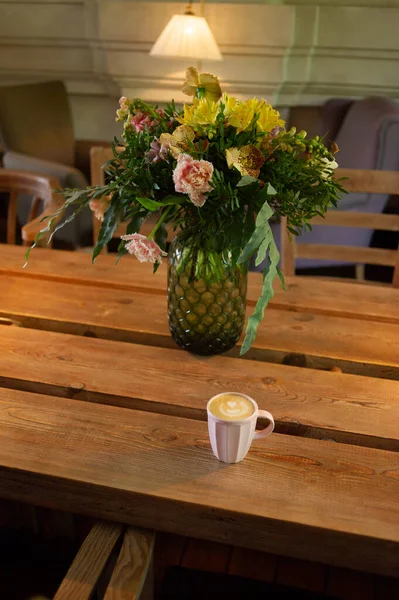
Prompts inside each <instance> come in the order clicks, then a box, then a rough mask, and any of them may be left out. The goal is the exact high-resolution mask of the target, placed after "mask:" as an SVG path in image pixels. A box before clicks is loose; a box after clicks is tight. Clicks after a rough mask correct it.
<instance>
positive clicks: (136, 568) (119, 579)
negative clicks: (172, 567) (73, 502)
mask: <svg viewBox="0 0 399 600" xmlns="http://www.w3.org/2000/svg"><path fill="white" fill-rule="evenodd" d="M154 538H155V535H154V533H153V532H151V531H147V530H144V529H143V530H140V529H135V528H133V527H127V528H126V530H125V528H124V526H123V525H119V524H117V523H106V522H99V523H96V524H95V525H94V526H93V528H92V529H91V531H90V533H89V535H88V536H87V538H86V539H85V541H84V542H83V544H82V546H81V548H80V549H79V551H78V553H77V555H76V557H75V559H74V561H73V563H72V564H71V566H70V568H69V569H68V572H67V574H66V575H65V578H64V579H63V581H62V583H61V585H60V587H59V588H58V591H57V593H56V594H55V596H54V600H90V599H91V598H92V597H93V595H94V593H96V596H95V597H96V598H97V600H112V599H113V598H114V599H116V598H119V599H120V600H144V598H145V599H146V600H150V599H152V598H153V581H152V576H153V575H152V561H153V550H154Z"/></svg>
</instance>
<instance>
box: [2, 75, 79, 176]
mask: <svg viewBox="0 0 399 600" xmlns="http://www.w3.org/2000/svg"><path fill="white" fill-rule="evenodd" d="M27 120H28V122H29V126H27ZM0 134H1V140H2V144H3V146H4V149H5V150H6V151H10V150H11V151H13V152H20V153H22V154H27V155H28V156H34V157H36V158H41V159H43V160H49V161H52V162H58V163H62V164H64V165H68V166H73V164H74V136H73V128H72V118H71V114H70V110H69V102H68V94H67V91H66V88H65V85H64V84H63V82H62V81H47V82H43V83H33V84H27V85H16V86H10V87H5V86H4V87H0Z"/></svg>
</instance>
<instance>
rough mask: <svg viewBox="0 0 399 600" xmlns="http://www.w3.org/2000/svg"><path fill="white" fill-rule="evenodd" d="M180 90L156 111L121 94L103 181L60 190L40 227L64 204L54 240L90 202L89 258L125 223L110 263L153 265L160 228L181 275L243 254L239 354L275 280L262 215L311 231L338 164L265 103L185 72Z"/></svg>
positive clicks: (330, 197) (334, 189) (195, 274)
mask: <svg viewBox="0 0 399 600" xmlns="http://www.w3.org/2000/svg"><path fill="white" fill-rule="evenodd" d="M183 92H184V93H185V94H187V95H188V96H192V101H191V103H187V104H185V105H184V107H183V108H178V107H176V105H175V103H174V102H172V103H171V104H170V105H167V106H166V107H165V108H163V109H161V108H158V107H156V106H152V105H150V104H147V103H145V102H143V101H142V100H140V99H134V100H129V99H128V98H126V97H122V98H121V99H120V101H119V103H120V108H119V109H118V110H117V120H118V121H122V122H123V124H124V125H123V142H122V143H121V142H120V141H119V140H117V139H115V140H114V143H113V153H114V158H113V159H112V160H111V161H109V162H108V163H107V164H106V166H105V172H106V174H107V181H106V184H105V185H104V186H94V187H88V188H86V189H79V190H70V189H68V190H64V191H63V194H64V197H65V204H64V206H63V208H62V209H60V211H57V213H55V214H54V215H53V216H52V217H51V218H50V219H49V222H48V224H47V227H46V228H45V229H43V230H42V232H41V233H44V232H49V231H52V230H53V228H54V227H53V225H54V224H55V223H56V221H57V219H59V216H60V214H61V213H62V211H64V210H65V208H67V207H70V206H72V207H74V211H73V213H72V214H71V215H70V216H69V217H68V218H67V219H66V221H64V222H63V223H60V224H58V225H57V226H56V227H55V229H54V231H53V232H52V235H53V234H54V233H55V231H57V230H58V229H59V228H60V227H62V226H63V224H65V222H67V221H70V220H71V219H72V218H74V217H75V216H76V215H77V214H79V213H80V212H81V211H82V210H83V209H84V208H85V207H86V206H87V205H88V206H89V207H90V208H91V210H92V211H94V213H95V216H96V217H97V218H99V219H101V221H102V224H101V228H100V231H99V235H98V239H97V241H96V244H95V247H94V251H93V260H94V259H95V258H96V256H97V255H98V254H99V253H100V252H101V250H102V249H103V248H104V246H105V245H106V244H107V243H108V242H109V241H110V240H111V238H112V236H113V234H114V232H115V230H116V229H117V227H118V226H119V224H120V223H121V222H126V235H123V236H122V239H121V242H120V244H119V249H118V259H119V258H120V257H121V256H122V255H124V254H127V253H129V254H132V255H134V256H135V257H136V258H138V260H140V261H147V262H151V263H153V265H154V269H156V268H157V267H158V265H159V264H160V263H161V261H162V257H164V256H166V239H167V229H166V227H167V226H168V227H169V229H170V228H172V229H173V230H174V231H175V232H176V234H177V238H178V239H179V240H180V242H182V241H183V242H184V240H186V243H187V244H188V243H189V245H190V248H191V249H194V250H192V251H191V254H190V256H191V259H190V260H191V262H190V270H189V277H188V279H189V280H190V278H191V279H192V280H195V279H198V278H200V277H205V279H206V277H208V276H209V270H213V271H216V272H217V269H218V264H217V260H218V258H217V257H220V256H222V257H223V256H226V249H228V257H229V269H230V271H231V272H234V270H235V269H236V268H238V267H239V266H240V265H241V266H243V265H246V264H248V261H249V260H251V259H252V260H254V262H255V265H256V266H259V265H261V264H263V265H264V266H263V286H262V290H261V294H260V297H259V300H258V302H257V305H256V308H255V311H254V313H253V315H252V316H251V317H250V318H249V320H248V324H247V330H246V336H245V340H244V343H243V345H242V349H241V353H244V352H246V351H247V350H248V349H249V348H250V346H251V344H252V343H253V341H254V339H255V336H256V330H257V327H258V324H259V322H260V321H261V320H262V318H263V314H264V310H265V308H266V306H267V304H268V302H269V300H270V299H271V298H272V297H273V294H274V292H273V282H274V279H275V277H276V276H277V275H278V276H279V277H280V279H281V281H282V283H283V276H282V274H281V272H280V270H279V268H278V263H279V258H280V257H279V252H278V250H277V247H276V244H275V242H274V238H273V233H272V229H271V227H270V220H271V219H272V218H277V219H278V218H280V217H286V218H287V227H288V230H289V232H290V233H291V234H293V235H298V234H300V233H301V232H302V231H303V229H306V228H308V229H310V228H311V227H310V225H309V220H310V219H312V217H314V216H316V215H323V214H324V213H325V212H326V210H327V209H328V208H329V207H331V206H334V207H335V206H337V202H338V199H339V197H340V196H341V194H342V193H343V191H344V190H343V188H342V186H341V185H340V183H339V182H338V181H337V180H335V179H334V178H333V172H334V169H335V168H336V167H337V163H336V162H335V160H334V157H333V154H332V153H331V152H330V151H329V150H328V149H327V148H326V147H325V146H324V144H323V141H322V140H321V139H319V138H318V137H315V138H313V139H308V138H307V134H306V132H305V131H299V132H297V131H296V130H295V128H291V129H289V130H286V128H285V123H284V121H283V119H282V118H281V117H280V115H279V113H278V112H277V111H276V110H275V109H273V107H272V106H271V105H270V104H269V103H268V102H266V101H264V100H259V99H256V98H253V99H250V100H246V101H240V100H237V99H236V98H234V97H232V96H230V95H228V94H226V93H224V94H223V93H222V90H221V87H220V83H219V80H218V79H217V77H215V76H214V75H211V74H209V73H198V72H197V70H196V69H194V68H192V67H191V68H189V69H188V70H187V72H186V82H185V83H184V86H183ZM334 150H338V148H334ZM150 215H153V216H154V215H155V219H156V220H155V221H154V227H153V229H152V231H151V233H150V234H149V235H148V237H145V236H143V235H142V234H140V228H141V227H142V224H143V223H144V222H145V221H146V219H148V217H149V216H150ZM41 233H40V234H39V236H40V235H41ZM183 254H184V253H183ZM221 260H223V259H221ZM183 262H184V261H183ZM201 269H205V275H204V272H203V271H202V270H201ZM183 270H184V265H183ZM207 270H208V271H207ZM187 272H188V271H187ZM283 285H284V284H283ZM244 314H245V310H244ZM184 319H185V316H184V315H183V320H184ZM218 322H219V321H218ZM216 324H217V323H216V321H215V323H214V325H215V326H216ZM197 327H198V324H197ZM220 327H223V323H222V320H220ZM216 329H217V328H216ZM198 331H199V332H200V331H201V330H200V329H198ZM215 334H217V331H216V330H215Z"/></svg>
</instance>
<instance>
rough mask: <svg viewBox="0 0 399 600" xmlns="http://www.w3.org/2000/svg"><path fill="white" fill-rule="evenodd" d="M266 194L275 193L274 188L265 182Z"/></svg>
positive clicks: (272, 194)
mask: <svg viewBox="0 0 399 600" xmlns="http://www.w3.org/2000/svg"><path fill="white" fill-rule="evenodd" d="M267 194H268V196H275V195H276V194H277V192H276V190H275V189H274V187H273V186H272V185H271V184H270V183H268V184H267Z"/></svg>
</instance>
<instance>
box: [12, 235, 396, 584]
mask: <svg viewBox="0 0 399 600" xmlns="http://www.w3.org/2000/svg"><path fill="white" fill-rule="evenodd" d="M22 264H23V249H22V248H17V247H12V246H0V318H2V319H3V323H11V322H13V323H14V324H15V326H10V327H7V326H0V331H1V335H0V353H1V354H0V355H1V361H0V386H1V389H0V478H1V481H0V496H3V497H5V498H12V499H16V500H21V501H27V502H30V503H35V504H39V505H40V504H42V505H43V506H49V507H53V508H59V509H62V510H69V511H75V512H80V513H83V514H91V515H93V516H96V517H102V518H110V519H113V520H116V521H122V522H126V523H132V524H136V525H140V526H144V527H150V528H154V529H159V530H165V531H171V532H175V533H180V534H184V535H190V536H194V537H202V538H206V539H210V540H214V541H222V542H228V543H231V544H235V545H239V546H244V547H248V548H253V549H259V550H265V551H269V552H275V553H278V554H282V555H286V556H294V557H299V558H305V559H310V560H318V561H321V562H325V563H328V564H332V565H338V566H346V567H351V568H355V569H360V570H368V571H371V572H377V573H381V574H385V575H393V576H395V575H396V576H398V575H399V502H398V498H399V453H398V452H399V429H398V426H397V423H398V422H399V381H398V378H399V377H398V375H399V350H398V349H399V314H398V313H399V311H398V306H399V290H394V289H391V288H386V287H378V286H369V285H357V284H350V283H348V284H344V283H337V282H332V281H318V280H315V279H305V278H292V279H290V280H289V282H288V283H289V286H288V287H289V289H288V292H287V293H284V292H277V293H276V297H275V299H274V301H273V305H272V307H271V308H269V309H268V310H267V318H266V319H265V322H264V323H263V324H262V325H261V327H260V335H259V336H258V340H257V343H256V347H255V349H254V350H253V352H252V353H251V355H250V356H249V358H246V359H243V358H238V354H237V351H236V350H234V351H232V352H230V353H228V354H227V355H223V356H214V357H198V356H194V355H190V354H188V353H186V352H183V351H182V350H179V349H177V348H176V346H174V344H173V341H172V340H171V338H170V336H169V334H168V326H167V316H166V301H165V298H164V296H165V287H166V284H165V270H164V269H160V272H158V273H157V274H156V275H155V276H152V275H151V270H150V269H149V268H148V266H147V265H141V264H140V263H138V262H136V261H134V260H133V259H132V260H129V259H127V260H125V261H121V263H120V264H119V265H118V266H117V267H115V266H114V257H113V256H104V257H100V260H99V261H98V264H96V265H95V266H91V264H90V256H88V255H87V254H81V253H70V252H57V251H54V250H42V249H38V250H37V251H34V252H33V253H32V256H31V261H30V263H29V265H28V267H27V269H25V270H21V265H22ZM259 283H260V281H259V275H258V274H255V273H254V274H250V278H249V304H253V303H254V301H255V300H256V286H257V285H259ZM17 325H22V326H21V327H18V326H17ZM290 353H303V354H306V355H307V356H308V359H309V364H310V366H312V367H314V368H307V369H303V368H297V367H292V366H287V365H284V364H277V363H279V362H281V360H282V359H283V358H284V357H285V356H286V355H287V354H290ZM255 359H256V360H255ZM332 365H338V366H340V367H341V368H342V369H343V371H344V372H343V373H336V372H330V371H328V370H323V369H327V368H330V367H331V366H332ZM226 389H234V390H236V391H239V392H244V393H248V394H250V395H251V396H253V397H254V398H255V399H256V400H257V401H258V403H259V405H260V407H261V408H265V409H268V410H270V411H271V412H272V413H273V414H274V416H275V418H276V423H277V426H276V433H274V434H273V435H272V436H270V437H269V438H268V439H267V440H263V441H262V440H259V441H256V442H254V443H253V445H252V447H251V450H250V453H249V455H248V457H247V458H246V459H245V460H244V461H243V462H241V463H239V464H236V465H225V464H223V463H220V462H218V461H217V460H216V459H215V458H214V457H213V455H212V452H211V450H210V445H209V441H208V437H207V426H206V422H205V421H206V411H205V407H206V402H207V400H208V399H209V397H211V396H212V395H214V394H216V393H218V392H220V391H223V390H226Z"/></svg>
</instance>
